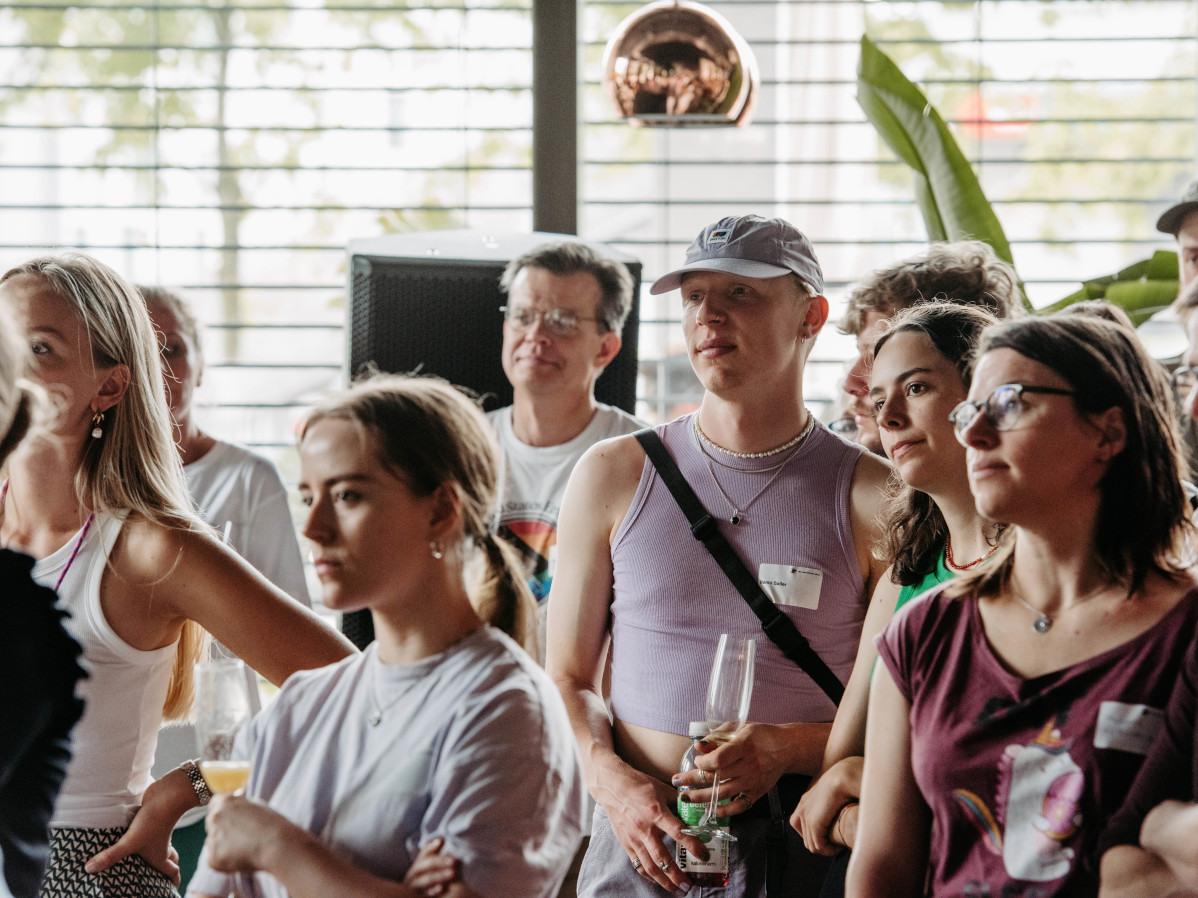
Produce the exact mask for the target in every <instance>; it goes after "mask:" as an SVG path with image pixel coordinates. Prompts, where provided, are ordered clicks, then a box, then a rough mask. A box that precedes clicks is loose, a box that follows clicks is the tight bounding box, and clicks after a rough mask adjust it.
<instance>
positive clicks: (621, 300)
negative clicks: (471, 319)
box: [499, 240, 635, 334]
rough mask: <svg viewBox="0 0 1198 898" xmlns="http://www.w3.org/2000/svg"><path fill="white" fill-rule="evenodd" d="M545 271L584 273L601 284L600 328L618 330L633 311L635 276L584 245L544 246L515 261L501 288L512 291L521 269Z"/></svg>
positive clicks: (597, 315) (617, 263)
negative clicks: (633, 280) (630, 311)
mask: <svg viewBox="0 0 1198 898" xmlns="http://www.w3.org/2000/svg"><path fill="white" fill-rule="evenodd" d="M524 268H543V269H545V270H546V271H548V272H549V273H550V274H558V275H562V274H574V273H575V272H584V273H586V274H589V275H591V276H592V277H593V278H594V279H595V280H596V281H598V282H599V289H600V291H601V292H602V294H603V295H602V297H601V298H600V300H599V308H597V309H596V310H595V317H596V318H598V319H599V320H598V322H596V323H597V324H598V325H599V326H600V328H601V329H603V330H608V331H615V332H616V333H617V334H618V333H619V332H620V329H621V328H622V327H624V321H625V319H627V318H628V312H629V310H631V308H632V291H633V288H634V287H635V284H633V283H632V275H631V274H630V273H629V271H628V266H627V265H625V264H624V263H623V262H617V261H616V260H615V259H610V258H608V257H607V256H605V255H603V254H602V253H600V252H599V251H598V250H596V249H592V248H591V247H590V246H588V245H587V244H585V243H580V242H578V241H574V240H563V241H561V242H560V243H544V244H542V245H540V246H536V247H533V248H532V249H530V250H529V251H528V252H526V253H524V254H522V255H519V256H517V257H516V258H514V259H512V261H510V262H509V263H508V265H507V268H505V269H504V270H503V275H502V276H501V277H500V278H499V289H500V290H502V291H503V292H504V293H507V292H508V291H509V290H511V289H512V282H513V281H515V280H516V275H518V274H519V273H520V271H521V269H524Z"/></svg>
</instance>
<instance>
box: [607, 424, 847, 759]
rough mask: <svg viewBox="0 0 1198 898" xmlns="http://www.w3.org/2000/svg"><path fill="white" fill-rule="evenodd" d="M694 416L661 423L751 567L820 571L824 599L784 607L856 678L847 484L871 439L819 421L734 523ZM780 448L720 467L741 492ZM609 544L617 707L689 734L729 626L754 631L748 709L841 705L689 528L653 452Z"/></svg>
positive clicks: (620, 715) (754, 715) (724, 479)
mask: <svg viewBox="0 0 1198 898" xmlns="http://www.w3.org/2000/svg"><path fill="white" fill-rule="evenodd" d="M693 418H694V415H686V416H684V417H682V418H679V419H678V420H676V421H673V422H671V423H669V424H666V425H663V426H660V427H658V428H657V433H658V435H659V436H660V437H661V439H662V441H663V442H664V443H665V445H666V448H667V449H669V451H670V454H671V455H672V456H673V457H674V460H675V461H676V462H677V463H678V467H679V468H680V469H681V471H682V473H683V475H684V476H685V477H686V479H687V482H689V483H690V485H691V488H692V489H693V490H694V491H695V494H696V495H697V496H698V497H699V499H700V500H701V501H702V503H703V505H704V507H706V508H707V510H708V511H709V512H710V513H711V515H712V517H714V518H715V519H716V520H717V521H719V522H720V524H719V527H720V531H721V532H722V533H723V534H724V536H725V537H726V538H727V539H728V541H729V542H730V543H731V544H732V546H733V547H734V548H735V549H736V551H737V554H738V555H739V556H740V558H741V560H742V561H744V562H745V564H746V566H747V567H748V568H749V570H750V571H751V572H752V573H753V574H755V575H756V574H757V573H758V569H759V565H760V564H762V563H765V564H783V565H793V566H797V567H804V568H812V569H815V570H818V571H822V572H823V582H822V586H821V589H820V593H819V600H818V607H816V608H796V607H791V606H785V605H784V606H780V607H781V609H782V611H783V613H785V614H786V615H787V616H788V617H790V618H791V620H793V621H794V622H795V624H796V625H797V626H798V628H799V632H800V633H802V634H803V635H804V636H806V637H807V639H808V641H809V642H810V643H811V647H812V648H814V649H815V651H816V652H818V653H819V655H820V657H821V658H823V659H824V662H825V663H827V665H828V666H829V667H830V668H831V669H832V671H833V672H834V673H835V674H836V676H837V677H838V678H839V679H840V680H841V682H844V681H846V680H847V679H848V676H849V673H850V672H851V670H852V667H853V661H854V659H855V657H856V654H857V642H858V639H859V637H860V635H861V624H862V622H863V621H864V619H865V610H866V606H867V598H866V596H865V595H864V590H865V584H864V582H863V581H862V578H861V569H860V567H859V565H858V562H857V555H856V550H855V548H854V543H853V534H852V529H851V527H850V523H849V485H850V482H851V480H852V476H853V468H854V466H855V465H856V463H857V459H858V458H859V457H860V455H861V452H862V449H861V447H860V446H856V445H853V444H851V443H847V442H845V441H844V440H842V439H841V438H840V437H838V436H836V435H835V434H833V433H832V432H831V431H829V430H828V429H827V428H826V427H824V426H823V425H822V424H819V423H818V422H817V423H816V424H815V426H814V427H813V428H812V431H811V435H810V436H809V437H808V438H807V441H806V443H804V445H803V446H802V448H800V449H799V451H798V454H797V455H796V456H795V457H794V458H792V459H791V460H790V462H789V463H788V464H787V465H786V467H785V468H783V469H782V471H781V473H780V474H779V475H778V478H777V479H776V480H775V481H774V482H773V483H772V484H771V485H770V486H769V488H768V489H766V490H765V492H764V493H763V494H762V495H761V496H760V497H759V498H758V499H757V500H756V501H755V502H753V503H752V505H751V506H750V507H749V509H748V510H747V511H742V518H743V520H742V521H741V523H740V524H739V525H735V526H734V525H732V524H730V523H729V522H728V517H729V515H730V514H731V510H730V509H729V508H728V502H727V501H726V500H725V499H724V497H723V496H721V495H720V493H719V491H718V490H717V488H716V486H715V484H714V483H713V482H712V472H711V471H710V470H709V468H708V461H707V458H706V456H705V455H704V454H703V451H702V450H701V449H700V447H699V443H698V436H697V435H696V434H695V431H694V424H693ZM711 451H712V452H713V453H714V452H715V450H711ZM784 457H785V455H777V456H773V457H769V458H759V459H735V458H731V457H724V456H721V457H720V458H721V461H725V462H733V463H735V467H736V469H737V470H731V469H729V468H726V467H723V466H721V465H713V467H714V468H715V476H717V477H718V478H719V483H720V486H721V487H723V490H724V492H725V493H727V494H728V495H729V496H730V497H731V498H732V500H733V501H734V502H740V503H744V502H746V501H748V500H749V499H750V498H751V497H752V496H753V494H754V493H756V492H757V490H759V489H761V488H762V486H764V485H765V483H766V481H767V480H768V479H769V478H770V477H771V476H773V474H774V473H775V472H774V471H769V472H762V469H763V468H769V467H771V466H773V465H776V464H777V463H778V461H779V460H780V459H781V458H784ZM611 553H612V566H613V570H614V574H615V584H614V590H613V592H614V598H613V601H612V627H611V631H612V667H611V702H612V709H613V712H614V714H615V716H616V718H617V719H619V720H622V721H625V722H627V723H631V724H636V725H637V726H643V727H648V728H650V729H654V730H660V731H662V732H668V733H676V734H678V735H682V736H685V735H686V734H687V729H688V725H689V723H690V722H691V721H693V720H705V719H706V702H707V680H708V677H709V675H710V673H711V661H712V658H713V657H714V655H715V647H716V642H717V641H718V640H719V636H720V634H721V633H729V634H732V635H733V636H736V637H740V636H754V637H756V638H757V664H756V676H755V683H754V687H753V704H752V707H751V710H750V713H749V719H750V720H751V721H754V722H757V723H795V722H804V723H813V722H820V721H830V720H831V719H832V718H833V716H834V715H835V713H836V707H835V706H834V705H833V704H832V701H831V700H830V699H829V698H828V697H827V696H826V695H824V693H823V691H822V690H821V689H820V688H819V686H817V685H816V684H815V683H814V682H813V681H812V680H811V678H810V677H809V676H807V675H806V674H805V673H803V672H802V671H801V670H799V668H798V667H797V666H796V665H795V664H794V663H793V662H792V661H789V660H788V659H787V658H786V657H785V656H784V655H783V654H782V652H781V650H779V649H778V647H777V646H775V645H774V643H773V642H771V641H770V639H769V637H767V636H766V635H765V633H764V632H763V631H762V629H761V622H760V621H759V620H758V619H757V617H756V616H755V615H754V614H753V612H752V610H751V609H750V608H749V606H748V605H747V604H746V603H745V600H744V599H743V598H742V597H741V595H740V594H739V593H738V592H737V591H736V589H735V587H733V586H732V584H731V582H729V580H728V578H727V577H726V576H725V574H724V572H723V571H721V570H720V568H719V566H718V565H717V564H716V563H715V560H714V559H713V558H712V557H711V555H710V554H708V552H707V549H706V548H705V547H704V546H703V544H702V543H700V542H699V541H698V540H696V539H695V538H694V537H692V536H691V532H690V527H689V526H688V524H687V522H686V516H685V515H683V513H682V511H681V509H679V508H678V505H677V503H675V501H674V498H673V496H671V495H670V491H669V489H668V488H667V487H666V485H665V484H664V483H663V482H662V480H661V478H660V477H658V476H657V472H656V470H655V469H654V468H653V465H652V464H651V463H650V462H649V461H648V460H647V459H646V461H645V467H644V470H643V471H642V472H641V479H640V483H639V484H638V486H637V491H636V495H635V496H634V497H633V500H632V505H631V506H630V508H629V509H628V514H627V515H626V516H625V518H624V522H623V523H622V524H621V525H620V529H619V530H618V531H617V533H616V538H615V541H614V542H613V543H612V549H611Z"/></svg>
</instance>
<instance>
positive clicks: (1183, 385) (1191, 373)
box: [1169, 365, 1198, 402]
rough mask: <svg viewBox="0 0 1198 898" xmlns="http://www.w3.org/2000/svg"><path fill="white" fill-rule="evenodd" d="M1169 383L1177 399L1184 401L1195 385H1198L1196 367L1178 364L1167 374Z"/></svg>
mask: <svg viewBox="0 0 1198 898" xmlns="http://www.w3.org/2000/svg"><path fill="white" fill-rule="evenodd" d="M1169 383H1170V384H1172V385H1173V395H1174V396H1176V397H1177V399H1178V401H1179V402H1185V401H1186V400H1187V399H1189V398H1190V393H1192V392H1193V391H1194V387H1195V385H1198V368H1194V367H1192V366H1190V365H1180V366H1179V367H1177V368H1175V369H1173V373H1172V374H1170V375H1169Z"/></svg>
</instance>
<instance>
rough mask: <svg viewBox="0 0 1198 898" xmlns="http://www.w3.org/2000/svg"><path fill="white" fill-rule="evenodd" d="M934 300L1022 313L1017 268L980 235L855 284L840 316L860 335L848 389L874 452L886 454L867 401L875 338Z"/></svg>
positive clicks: (860, 436) (846, 329)
mask: <svg viewBox="0 0 1198 898" xmlns="http://www.w3.org/2000/svg"><path fill="white" fill-rule="evenodd" d="M932 299H948V300H950V301H952V302H958V303H963V304H966V305H976V306H981V307H982V308H984V309H986V311H988V312H990V313H991V314H993V315H995V316H996V317H998V318H1013V317H1016V316H1018V315H1021V314H1022V313H1023V306H1022V304H1021V299H1020V290H1019V278H1018V276H1017V275H1016V274H1015V269H1014V268H1012V267H1011V266H1010V265H1008V264H1007V263H1006V262H1004V261H1002V260H1001V259H1000V258H998V256H996V255H995V254H994V250H993V249H991V248H990V246H989V245H988V244H985V243H982V242H981V241H977V240H962V241H958V242H956V243H933V244H932V245H931V247H929V249H928V251H927V252H926V253H922V254H920V255H918V256H913V257H912V258H910V259H906V260H905V261H902V262H900V263H898V264H897V265H894V266H891V267H890V268H884V269H880V270H878V271H875V272H874V273H873V274H872V275H870V276H869V278H867V279H866V280H864V281H862V282H861V283H860V284H858V285H857V286H856V287H854V288H853V290H852V291H851V292H850V293H849V297H848V301H847V305H846V308H845V312H844V316H843V317H842V318H841V319H840V331H841V333H844V334H848V335H849V336H852V337H856V338H857V359H856V361H855V362H854V363H853V365H852V367H851V368H850V369H849V373H848V376H847V377H845V381H844V391H845V392H846V393H848V395H849V406H848V410H849V412H851V413H852V414H853V415H855V416H856V418H857V428H858V430H857V442H859V443H860V444H861V445H862V446H864V447H865V448H866V449H868V450H869V451H870V452H873V453H875V454H878V455H881V454H882V440H881V437H880V436H879V434H878V426H877V424H876V423H875V421H874V416H873V414H872V409H871V407H870V402H869V390H870V382H869V362H870V358H871V350H872V349H873V345H874V341H875V340H877V339H878V337H879V336H880V335H881V334H882V332H883V331H885V329H886V322H887V321H888V320H890V318H891V317H893V316H894V314H895V313H896V312H898V311H900V310H902V309H906V308H909V307H911V306H913V305H915V304H916V303H920V302H927V301H928V300H932Z"/></svg>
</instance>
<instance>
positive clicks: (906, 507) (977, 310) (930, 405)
mask: <svg viewBox="0 0 1198 898" xmlns="http://www.w3.org/2000/svg"><path fill="white" fill-rule="evenodd" d="M997 320H998V319H996V318H995V317H994V316H993V315H991V314H990V313H989V312H987V311H986V310H985V309H983V308H981V307H979V306H968V305H959V304H957V303H950V302H928V303H920V304H919V305H916V306H912V307H911V308H909V309H904V310H903V311H901V312H899V313H898V314H897V315H896V316H895V317H894V318H892V319H891V320H890V324H889V326H888V328H887V330H886V331H884V332H883V334H882V335H881V336H880V337H879V338H878V340H877V342H876V343H875V344H874V346H873V348H872V349H871V351H870V355H871V356H872V357H873V361H872V374H871V379H872V383H873V387H872V388H871V389H870V402H871V404H872V407H873V411H874V415H875V419H876V421H877V424H878V430H879V433H880V434H881V437H882V446H883V448H884V449H885V450H886V455H887V457H888V458H889V459H890V460H891V462H893V463H894V466H895V474H894V476H893V478H892V484H891V490H890V498H889V500H888V502H887V506H886V514H885V519H884V531H885V533H886V537H885V542H884V544H883V545H882V546H881V547H880V550H881V552H882V554H883V555H884V557H885V559H886V561H887V563H888V564H889V568H888V570H887V573H886V576H883V577H882V579H881V581H880V582H879V584H878V587H877V589H875V590H874V595H873V600H872V602H871V604H870V610H869V613H868V615H867V616H866V620H865V626H864V627H863V629H862V632H861V642H860V645H859V647H858V649H857V660H856V662H855V663H854V665H853V673H852V676H851V677H850V678H849V682H848V686H847V687H846V689H845V695H844V698H843V699H842V700H841V702H840V707H839V708H838V709H837V711H836V720H835V721H834V722H833V724H832V732H831V734H830V735H829V737H828V746H827V748H826V749H825V750H824V760H823V769H822V770H821V773H820V776H819V777H818V779H817V780H816V781H815V783H814V784H813V785H812V787H811V788H810V789H809V790H808V791H807V792H806V793H805V794H804V795H803V798H802V800H801V801H800V802H799V806H798V808H797V809H796V810H795V812H794V814H793V815H791V824H792V825H793V826H794V827H795V829H796V830H798V832H799V833H800V834H801V835H802V836H803V840H804V842H805V843H806V845H807V847H808V848H809V849H811V850H812V851H814V852H817V853H819V854H831V853H833V852H839V851H840V850H841V849H842V848H849V849H851V848H852V847H853V845H854V844H855V841H856V839H855V834H856V831H857V812H858V809H859V808H858V805H857V801H858V799H859V798H860V795H861V771H862V767H863V764H864V758H863V757H862V756H863V754H864V751H865V721H866V709H867V706H868V701H869V680H870V677H871V676H872V674H873V670H874V667H875V665H876V662H877V657H878V653H877V650H876V649H875V648H874V638H875V637H876V636H877V635H878V634H879V633H881V632H882V630H883V629H885V627H886V625H887V624H889V623H890V620H891V619H892V618H893V617H894V615H895V613H896V612H897V611H898V610H899V609H900V608H902V607H903V606H904V605H905V604H906V603H907V602H909V601H910V600H911V599H913V598H915V597H916V596H919V595H921V594H922V593H924V592H926V591H927V590H929V589H931V588H933V587H935V586H937V585H939V584H940V583H943V582H945V581H947V580H948V579H950V578H952V577H953V576H955V575H956V574H957V573H959V572H962V571H969V570H972V569H973V568H975V567H977V566H978V565H979V564H980V563H981V562H982V561H983V560H985V558H986V557H987V556H988V555H989V554H991V553H992V552H994V551H996V549H997V547H998V535H999V533H1000V532H1001V531H1000V528H999V527H998V526H996V525H995V524H993V523H991V522H988V521H986V520H985V519H984V518H983V517H982V516H981V515H980V514H978V511H977V509H976V507H975V506H974V502H973V494H972V493H971V492H970V490H969V475H968V472H967V471H966V467H965V447H964V446H962V445H961V444H960V443H959V442H958V441H957V439H956V434H955V432H954V430H953V425H952V423H951V422H950V421H949V419H948V416H949V412H951V411H952V410H953V409H954V408H956V406H957V405H958V404H959V403H960V402H961V401H962V400H964V399H965V396H966V394H967V393H968V392H969V383H970V374H971V372H970V364H971V363H972V360H973V352H974V349H975V348H976V346H977V341H978V338H979V337H980V336H981V333H982V331H983V330H985V329H986V328H987V327H989V326H990V325H992V324H994V323H996V322H997ZM847 865H848V856H847V854H841V855H840V856H839V857H838V858H837V860H836V862H835V863H834V865H833V868H832V870H831V871H829V874H828V881H827V884H826V885H825V888H824V894H825V895H838V894H843V892H844V873H845V870H846V869H847Z"/></svg>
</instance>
